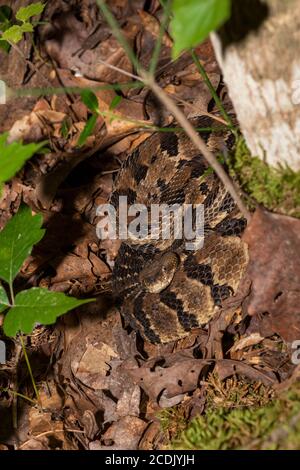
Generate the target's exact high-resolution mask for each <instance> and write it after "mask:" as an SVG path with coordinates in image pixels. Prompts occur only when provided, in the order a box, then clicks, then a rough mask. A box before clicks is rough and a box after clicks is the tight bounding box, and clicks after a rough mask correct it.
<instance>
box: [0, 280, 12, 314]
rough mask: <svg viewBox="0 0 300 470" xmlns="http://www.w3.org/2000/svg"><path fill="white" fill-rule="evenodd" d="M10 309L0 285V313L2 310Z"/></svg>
mask: <svg viewBox="0 0 300 470" xmlns="http://www.w3.org/2000/svg"><path fill="white" fill-rule="evenodd" d="M9 307H10V304H9V300H8V297H7V294H6V292H5V290H4V288H3V286H1V284H0V312H4V310H7V309H8V308H9Z"/></svg>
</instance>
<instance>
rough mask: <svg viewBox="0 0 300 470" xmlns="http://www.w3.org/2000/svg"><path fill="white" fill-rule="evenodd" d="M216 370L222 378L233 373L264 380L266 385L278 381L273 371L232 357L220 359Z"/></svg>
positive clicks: (259, 380)
mask: <svg viewBox="0 0 300 470" xmlns="http://www.w3.org/2000/svg"><path fill="white" fill-rule="evenodd" d="M215 371H216V372H217V374H218V376H219V378H220V380H224V379H226V378H227V377H231V376H232V375H241V376H243V377H247V378H248V379H250V380H255V381H257V382H262V383H263V384H264V385H273V384H275V383H277V382H278V381H277V379H276V375H275V373H273V372H269V371H268V372H267V371H262V370H258V369H255V368H254V367H252V366H250V365H249V364H246V363H245V362H241V361H233V360H231V359H223V360H221V361H218V362H217V364H216V368H215Z"/></svg>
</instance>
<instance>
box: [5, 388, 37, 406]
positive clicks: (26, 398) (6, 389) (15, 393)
mask: <svg viewBox="0 0 300 470" xmlns="http://www.w3.org/2000/svg"><path fill="white" fill-rule="evenodd" d="M0 391H1V392H2V393H5V392H6V393H11V394H12V395H14V396H16V397H19V398H23V399H24V400H27V401H29V402H30V403H32V404H33V405H36V400H33V399H32V398H29V397H27V396H26V395H23V394H22V393H19V392H15V391H14V390H10V389H9V388H0Z"/></svg>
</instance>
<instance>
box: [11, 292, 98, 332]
mask: <svg viewBox="0 0 300 470" xmlns="http://www.w3.org/2000/svg"><path fill="white" fill-rule="evenodd" d="M93 300H94V299H84V300H78V299H74V298H73V297H67V296H66V295H65V294H63V293H62V292H51V291H48V290H47V289H42V288H40V287H33V288H32V289H29V290H24V291H22V292H20V293H18V294H17V295H16V298H15V304H14V306H13V307H12V308H11V309H10V310H9V312H8V313H7V314H6V316H5V319H4V333H5V334H6V335H7V336H15V335H16V334H17V333H18V332H19V331H21V332H23V333H25V334H29V333H31V332H32V330H33V328H34V327H35V325H37V324H42V325H51V324H52V323H54V322H55V321H56V319H57V317H58V316H60V315H63V314H64V313H66V312H68V311H69V310H72V309H73V308H76V307H79V305H83V304H86V303H88V302H92V301H93Z"/></svg>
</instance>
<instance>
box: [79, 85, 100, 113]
mask: <svg viewBox="0 0 300 470" xmlns="http://www.w3.org/2000/svg"><path fill="white" fill-rule="evenodd" d="M81 100H82V102H83V103H84V104H85V105H86V107H87V108H88V109H90V110H91V111H92V112H93V113H99V105H98V99H97V96H96V95H95V93H93V92H92V91H90V90H83V91H82V92H81Z"/></svg>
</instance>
